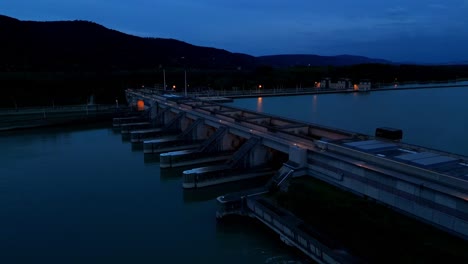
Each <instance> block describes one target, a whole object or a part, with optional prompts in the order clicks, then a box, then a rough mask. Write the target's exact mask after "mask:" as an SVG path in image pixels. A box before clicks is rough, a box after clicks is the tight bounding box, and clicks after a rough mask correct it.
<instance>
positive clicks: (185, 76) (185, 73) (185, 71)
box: [184, 70, 187, 97]
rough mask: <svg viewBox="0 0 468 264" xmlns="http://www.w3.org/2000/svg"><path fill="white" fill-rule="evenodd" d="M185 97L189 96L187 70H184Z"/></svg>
mask: <svg viewBox="0 0 468 264" xmlns="http://www.w3.org/2000/svg"><path fill="white" fill-rule="evenodd" d="M184 81H185V97H187V70H184Z"/></svg>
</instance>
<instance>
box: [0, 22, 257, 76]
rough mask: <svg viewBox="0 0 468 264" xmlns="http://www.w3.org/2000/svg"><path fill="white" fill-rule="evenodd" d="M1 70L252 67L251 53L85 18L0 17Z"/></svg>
mask: <svg viewBox="0 0 468 264" xmlns="http://www.w3.org/2000/svg"><path fill="white" fill-rule="evenodd" d="M0 28H1V30H0V39H2V40H3V41H1V42H0V56H1V57H2V61H1V62H0V70H3V71H5V70H6V71H18V70H39V71H45V70H60V71H69V70H71V71H73V70H80V69H86V70H116V69H119V70H129V69H130V70H131V69H138V68H153V67H159V65H161V66H163V67H166V66H174V67H177V66H180V67H182V66H195V67H197V68H237V67H252V65H254V62H255V58H254V57H252V56H249V55H245V54H236V53H231V52H228V51H225V50H221V49H215V48H207V47H198V46H194V45H191V44H188V43H185V42H182V41H178V40H174V39H161V38H141V37H136V36H131V35H128V34H125V33H122V32H118V31H116V30H111V29H107V28H105V27H103V26H101V25H98V24H96V23H93V22H88V21H59V22H32V21H19V20H16V19H13V18H9V17H5V16H0Z"/></svg>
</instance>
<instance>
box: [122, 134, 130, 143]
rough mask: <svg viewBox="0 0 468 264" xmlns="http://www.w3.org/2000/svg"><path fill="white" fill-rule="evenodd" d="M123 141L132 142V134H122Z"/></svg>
mask: <svg viewBox="0 0 468 264" xmlns="http://www.w3.org/2000/svg"><path fill="white" fill-rule="evenodd" d="M122 142H124V143H130V134H122Z"/></svg>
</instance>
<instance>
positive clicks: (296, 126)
mask: <svg viewBox="0 0 468 264" xmlns="http://www.w3.org/2000/svg"><path fill="white" fill-rule="evenodd" d="M131 93H134V95H135V96H139V97H141V98H147V99H149V100H157V101H161V100H162V101H166V104H167V105H169V106H172V107H176V108H178V109H179V110H184V111H192V112H199V113H202V114H205V115H209V116H211V117H215V118H219V119H220V120H219V121H220V122H224V124H226V122H229V121H232V124H235V125H241V126H246V127H247V128H249V129H250V131H251V132H253V133H255V132H259V131H258V130H260V132H261V133H262V134H264V135H268V134H270V135H274V136H275V137H277V138H282V139H286V140H287V141H288V142H296V143H297V144H301V146H302V147H304V148H307V149H310V150H316V147H315V144H314V141H315V140H320V141H324V142H329V143H334V144H338V145H340V146H341V147H344V148H349V149H352V150H356V151H360V152H364V153H367V154H372V155H374V156H375V157H379V158H381V159H389V160H392V161H396V162H399V163H400V164H407V165H410V166H414V167H417V168H420V169H422V170H425V171H432V172H435V173H438V174H442V175H446V176H447V177H455V178H458V179H460V180H464V181H468V158H467V157H464V156H460V155H455V154H451V153H445V152H441V151H436V150H432V149H427V148H423V147H420V146H415V145H410V144H404V143H399V142H394V141H388V140H384V139H380V138H375V137H373V136H368V135H362V134H357V133H354V132H350V131H345V130H342V129H336V128H330V127H325V126H321V125H317V124H308V123H305V122H301V121H297V120H292V119H287V118H283V117H279V116H274V115H270V114H264V113H258V112H254V111H250V110H246V109H241V108H236V107H232V106H226V105H222V104H217V103H214V102H207V101H202V100H198V99H193V98H181V97H180V96H175V95H164V96H161V95H156V94H154V93H153V92H145V91H144V90H140V91H138V92H136V91H135V92H131ZM167 105H166V106H167ZM257 135H258V134H257ZM467 199H468V198H467Z"/></svg>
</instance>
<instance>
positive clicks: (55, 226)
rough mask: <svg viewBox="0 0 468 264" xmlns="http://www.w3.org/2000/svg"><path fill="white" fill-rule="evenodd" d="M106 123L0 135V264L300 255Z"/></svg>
mask: <svg viewBox="0 0 468 264" xmlns="http://www.w3.org/2000/svg"><path fill="white" fill-rule="evenodd" d="M110 127H111V124H108V125H106V126H101V127H88V128H48V129H34V130H28V131H20V132H10V133H2V134H0V146H1V148H2V155H1V158H0V210H1V214H0V215H1V217H0V263H5V264H9V263H280V262H281V261H283V260H287V261H293V260H298V259H299V258H301V257H299V256H297V255H296V254H295V252H293V251H292V249H290V248H288V247H287V246H285V245H284V244H282V242H281V241H280V240H279V238H278V236H277V235H276V234H274V233H272V232H271V231H270V230H268V229H267V228H265V227H264V226H263V225H261V224H259V223H256V222H255V221H253V220H251V219H240V220H239V221H237V220H236V221H228V222H225V221H223V222H219V223H218V222H217V221H216V218H215V213H216V202H215V200H214V198H215V197H216V196H217V195H222V194H223V193H224V192H232V191H236V190H240V189H241V188H242V186H241V185H242V184H240V185H239V184H238V185H229V186H227V187H223V188H221V189H220V188H211V189H208V190H202V191H200V192H189V191H184V190H183V189H182V185H181V177H180V171H179V173H177V171H165V172H164V173H160V168H159V164H158V163H157V162H151V161H146V162H145V158H144V156H143V153H142V152H141V151H139V150H132V147H131V144H130V143H128V142H123V141H122V138H121V135H120V134H117V133H114V132H113V131H112V129H110Z"/></svg>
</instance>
